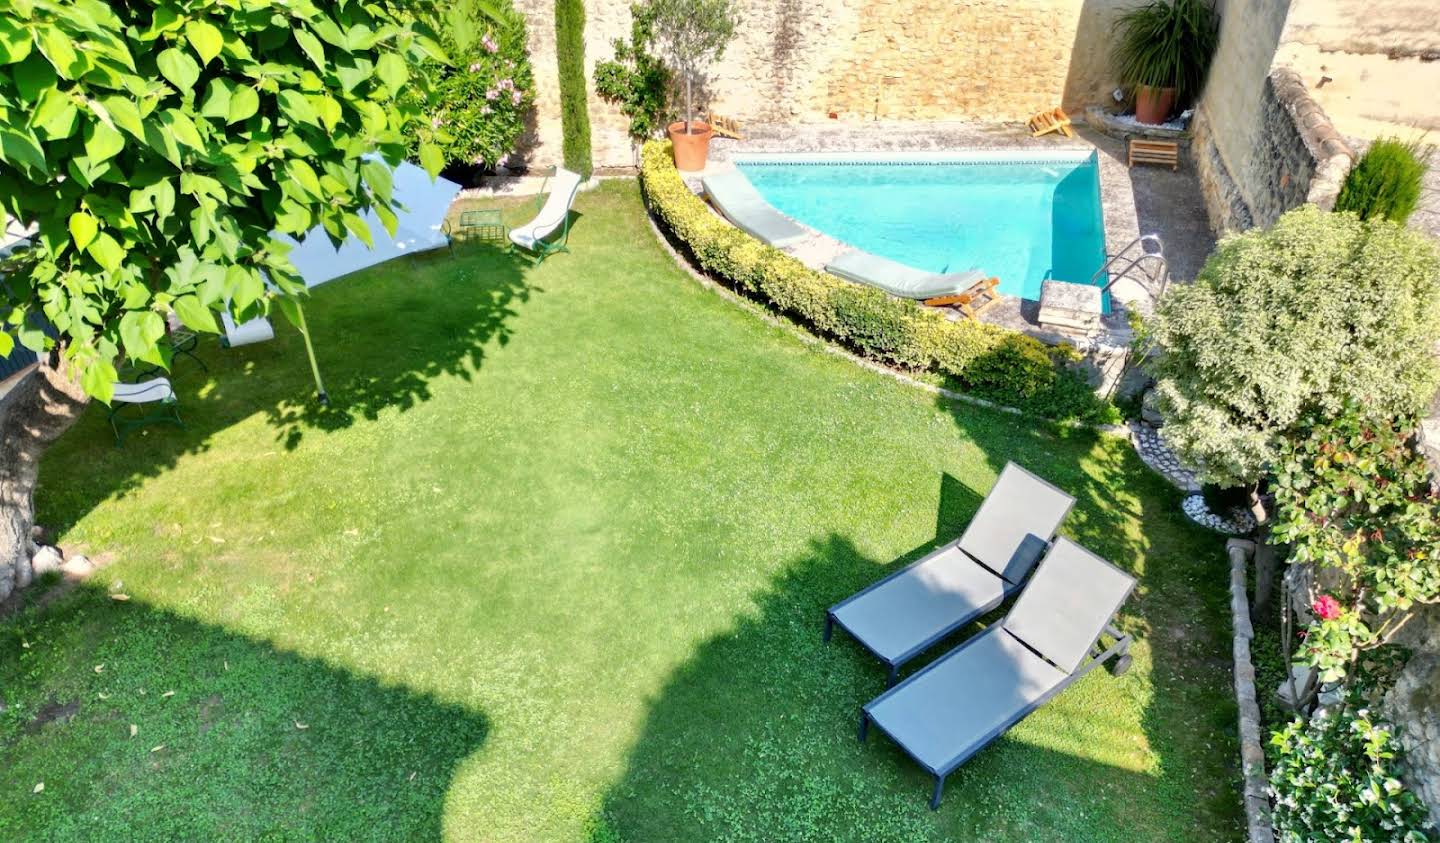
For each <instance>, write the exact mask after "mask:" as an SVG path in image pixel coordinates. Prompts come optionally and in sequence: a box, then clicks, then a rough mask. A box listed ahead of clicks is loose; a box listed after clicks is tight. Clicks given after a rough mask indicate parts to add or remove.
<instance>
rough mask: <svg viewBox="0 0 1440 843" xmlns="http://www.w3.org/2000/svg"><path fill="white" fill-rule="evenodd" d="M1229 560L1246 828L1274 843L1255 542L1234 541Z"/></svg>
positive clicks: (1260, 841)
mask: <svg viewBox="0 0 1440 843" xmlns="http://www.w3.org/2000/svg"><path fill="white" fill-rule="evenodd" d="M1225 550H1226V553H1227V555H1228V556H1229V557H1230V616H1231V627H1232V631H1233V638H1232V643H1233V648H1232V654H1233V656H1234V660H1235V702H1236V707H1237V708H1238V710H1239V729H1240V767H1241V771H1240V772H1241V784H1242V788H1243V793H1242V798H1243V800H1244V802H1245V825H1246V831H1247V839H1248V840H1249V841H1250V843H1274V840H1275V831H1274V828H1273V826H1272V824H1271V822H1272V821H1271V813H1270V781H1269V779H1268V778H1267V777H1266V775H1265V750H1264V748H1263V746H1262V745H1261V743H1260V741H1261V730H1260V701H1259V698H1258V697H1257V696H1256V690H1255V665H1254V663H1253V662H1251V660H1250V641H1251V639H1253V638H1254V637H1255V628H1254V626H1252V624H1251V623H1250V595H1249V592H1248V590H1247V588H1246V576H1245V569H1246V566H1247V564H1248V562H1249V558H1250V557H1251V556H1252V555H1253V554H1254V553H1255V543H1254V542H1251V541H1247V540H1245V539H1231V540H1230V541H1229V542H1227V543H1226V545H1225Z"/></svg>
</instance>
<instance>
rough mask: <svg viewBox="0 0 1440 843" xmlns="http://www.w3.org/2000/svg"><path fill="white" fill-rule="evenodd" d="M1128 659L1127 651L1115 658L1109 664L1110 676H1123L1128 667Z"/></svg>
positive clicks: (1129, 659)
mask: <svg viewBox="0 0 1440 843" xmlns="http://www.w3.org/2000/svg"><path fill="white" fill-rule="evenodd" d="M1130 661H1131V658H1130V654H1129V653H1126V654H1125V655H1123V656H1121V657H1120V658H1118V659H1116V660H1115V664H1113V665H1111V666H1110V674H1111V675H1112V676H1124V675H1125V671H1127V670H1129V669H1130Z"/></svg>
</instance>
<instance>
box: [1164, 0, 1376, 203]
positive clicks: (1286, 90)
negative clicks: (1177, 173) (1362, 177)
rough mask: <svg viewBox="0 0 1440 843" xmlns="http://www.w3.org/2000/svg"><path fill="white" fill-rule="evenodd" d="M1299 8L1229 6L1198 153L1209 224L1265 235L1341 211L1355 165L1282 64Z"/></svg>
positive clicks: (1269, 1)
mask: <svg viewBox="0 0 1440 843" xmlns="http://www.w3.org/2000/svg"><path fill="white" fill-rule="evenodd" d="M1292 5H1293V6H1298V5H1299V4H1298V3H1297V4H1291V3H1287V2H1276V0H1228V2H1227V3H1226V4H1225V11H1224V16H1223V17H1222V22H1221V30H1220V47H1219V50H1218V52H1217V53H1216V56H1215V63H1214V65H1213V67H1212V69H1211V71H1210V78H1209V80H1208V82H1207V84H1206V86H1205V91H1204V93H1203V95H1202V96H1201V99H1200V104H1199V107H1198V108H1197V113H1196V116H1195V122H1194V127H1193V128H1194V143H1193V144H1192V147H1191V152H1192V155H1193V156H1194V159H1195V167H1196V172H1197V174H1198V175H1199V178H1200V188H1201V192H1202V193H1203V194H1204V196H1205V205H1206V208H1207V210H1208V211H1209V214H1210V223H1211V226H1212V227H1213V228H1215V229H1216V230H1219V231H1224V230H1244V229H1246V228H1250V227H1252V226H1267V225H1270V224H1271V223H1273V222H1274V221H1275V220H1276V219H1278V218H1279V217H1280V215H1281V214H1283V213H1285V212H1286V211H1288V210H1290V209H1291V208H1294V207H1296V206H1298V205H1300V204H1302V203H1304V202H1312V203H1314V204H1317V205H1319V206H1321V207H1323V208H1329V207H1331V206H1333V205H1334V203H1335V196H1336V194H1337V193H1338V192H1339V190H1340V182H1341V181H1342V180H1343V179H1344V177H1345V174H1346V173H1347V172H1349V168H1350V164H1351V162H1352V159H1353V156H1352V153H1351V151H1350V149H1349V148H1348V147H1347V146H1346V144H1345V141H1344V140H1343V139H1342V138H1341V137H1340V134H1339V133H1338V132H1337V131H1336V130H1335V128H1334V126H1333V125H1331V122H1330V119H1329V117H1328V116H1327V115H1326V114H1325V111H1324V110H1323V109H1322V108H1321V107H1320V105H1319V104H1318V103H1317V102H1316V101H1315V99H1314V97H1313V96H1312V95H1311V92H1310V91H1309V90H1308V89H1307V87H1306V85H1305V83H1304V81H1303V80H1302V79H1301V77H1300V76H1299V75H1298V74H1297V73H1296V72H1295V71H1294V70H1292V69H1291V68H1288V67H1285V66H1283V65H1278V64H1277V59H1276V54H1277V50H1278V49H1279V47H1280V44H1281V38H1282V35H1283V34H1284V33H1285V32H1286V31H1287V22H1288V20H1289V16H1290V14H1291V12H1292Z"/></svg>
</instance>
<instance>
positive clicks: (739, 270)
mask: <svg viewBox="0 0 1440 843" xmlns="http://www.w3.org/2000/svg"><path fill="white" fill-rule="evenodd" d="M642 159H643V163H642V167H641V178H640V187H641V192H642V198H643V200H644V204H645V207H646V211H647V215H649V216H650V218H651V222H652V224H653V225H655V227H656V228H657V229H658V230H659V232H660V233H661V235H662V239H664V240H666V241H667V244H668V245H669V246H671V247H672V256H673V257H675V259H676V260H677V261H680V262H682V263H684V264H685V265H686V266H687V268H689V269H691V270H692V272H694V271H698V272H699V273H703V275H704V276H705V277H706V279H707V280H708V281H710V282H712V283H715V282H723V286H724V287H725V288H727V289H729V290H730V292H733V293H736V294H739V295H740V296H741V297H743V298H746V299H747V300H752V301H753V303H755V304H757V305H759V306H761V307H762V308H763V309H764V310H766V311H767V312H772V313H775V314H777V315H779V316H780V317H782V318H784V319H785V320H787V321H788V322H789V323H791V324H792V325H795V326H796V327H803V328H805V329H806V332H807V333H809V334H811V335H813V336H815V337H817V338H818V339H820V340H822V341H829V342H834V343H836V344H839V345H840V346H841V347H843V348H844V349H845V350H846V352H848V354H850V355H854V356H856V357H859V358H862V359H865V360H866V362H867V363H874V364H878V366H879V367H880V368H881V369H883V370H886V371H888V372H889V373H891V374H892V375H893V374H895V370H902V371H904V370H911V371H921V372H934V373H936V374H937V375H940V376H942V377H946V376H948V377H952V378H955V379H957V380H958V381H959V382H960V383H961V384H963V385H965V386H967V387H972V388H977V389H980V390H985V391H998V392H999V393H1000V395H1001V399H1000V400H1002V401H1003V400H1004V396H1006V395H1008V394H1010V393H1014V394H1015V395H1016V396H1017V397H1019V398H1020V399H1021V407H1019V408H1014V407H1011V408H1010V409H1016V410H1017V411H1018V412H1020V413H1022V414H1025V415H1031V416H1034V417H1037V418H1041V419H1045V420H1047V421H1050V422H1052V423H1057V422H1058V423H1061V424H1069V426H1072V427H1082V428H1087V429H1096V428H1099V427H1102V426H1108V425H1106V424H1105V417H1106V416H1107V415H1109V414H1110V413H1111V412H1113V410H1107V408H1108V407H1110V405H1109V404H1108V402H1106V401H1105V400H1104V399H1101V398H1099V397H1097V396H1096V395H1095V394H1094V393H1093V391H1091V389H1090V387H1089V386H1088V385H1087V384H1086V383H1085V382H1084V379H1083V378H1082V377H1080V376H1079V374H1078V373H1077V372H1075V371H1074V370H1073V368H1071V367H1070V366H1068V365H1067V364H1066V361H1065V360H1064V359H1063V354H1064V352H1063V351H1057V350H1055V349H1051V348H1049V347H1047V346H1045V345H1043V344H1042V343H1040V342H1039V341H1038V340H1035V339H1034V338H1032V337H1028V336H1026V335H1024V334H1022V333H1019V332H1016V331H1012V330H1008V329H1005V328H1002V327H999V326H995V325H989V324H985V323H979V322H969V321H959V320H952V319H949V318H947V317H946V316H945V315H944V314H942V313H940V312H938V311H936V310H935V309H933V308H932V309H927V308H922V307H921V306H920V305H919V304H918V303H917V302H912V301H907V300H903V299H897V298H895V297H893V296H890V295H888V294H886V293H883V292H881V291H879V290H876V289H874V288H870V287H866V286H863V285H858V284H853V283H850V282H846V281H843V280H841V279H839V278H836V277H834V276H832V275H828V274H826V273H823V272H818V271H816V270H814V269H811V268H809V267H807V266H805V265H804V264H803V263H802V262H800V261H798V260H796V259H795V258H794V257H793V256H790V255H787V254H785V253H784V252H781V251H779V250H777V249H775V248H773V247H771V246H768V245H766V244H765V243H763V242H761V241H759V240H756V239H754V238H752V237H750V236H749V235H747V234H745V233H744V232H742V231H740V230H739V229H736V228H734V227H733V226H731V225H730V224H729V223H727V222H725V221H723V220H722V219H720V217H719V216H717V215H716V214H715V213H713V212H712V211H711V209H710V207H709V206H708V205H707V204H706V203H705V201H704V199H702V198H701V197H699V196H696V195H695V193H694V191H693V190H692V189H691V188H690V187H689V186H687V185H686V184H685V182H684V181H683V180H682V178H681V176H680V173H679V171H678V170H676V169H675V167H674V164H673V163H672V162H671V160H670V151H669V148H668V144H665V143H659V142H653V141H652V142H650V143H647V144H646V146H645V149H644V152H643V154H642ZM682 258H683V260H682ZM747 292H748V293H750V294H751V295H750V296H745V295H744V294H745V293H747ZM945 392H946V393H947V394H950V395H955V396H959V395H960V393H958V392H955V391H953V390H945ZM966 399H967V400H977V399H976V397H975V396H969V395H967V396H966ZM978 401H979V402H981V403H983V404H985V405H986V406H1004V405H1002V404H1000V403H999V402H997V401H992V400H986V399H978ZM1052 413H1053V415H1052ZM1067 415H1068V416H1071V417H1070V418H1057V417H1063V416H1067ZM1097 416H1098V417H1099V418H1097ZM1071 422H1075V424H1070V423H1071Z"/></svg>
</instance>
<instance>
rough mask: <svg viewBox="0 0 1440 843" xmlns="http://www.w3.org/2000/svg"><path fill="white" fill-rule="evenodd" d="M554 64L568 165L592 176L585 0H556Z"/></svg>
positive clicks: (583, 176)
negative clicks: (557, 80) (586, 71)
mask: <svg viewBox="0 0 1440 843" xmlns="http://www.w3.org/2000/svg"><path fill="white" fill-rule="evenodd" d="M555 64H556V73H557V74H558V76H559V83H560V130H561V132H562V133H563V134H564V138H563V143H562V146H563V149H564V156H565V168H566V169H567V170H571V171H572V172H576V173H579V174H580V177H581V178H582V179H588V178H590V173H591V172H592V171H593V169H594V164H593V163H592V161H591V157H590V106H589V105H588V104H587V99H586V98H587V96H588V95H587V94H586V91H585V4H584V2H583V0H555Z"/></svg>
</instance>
